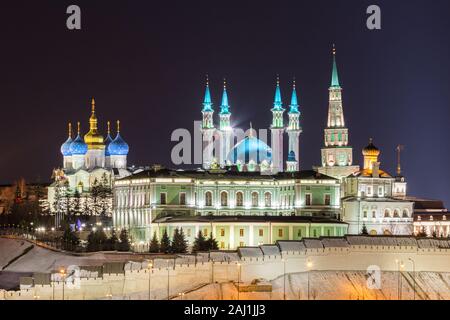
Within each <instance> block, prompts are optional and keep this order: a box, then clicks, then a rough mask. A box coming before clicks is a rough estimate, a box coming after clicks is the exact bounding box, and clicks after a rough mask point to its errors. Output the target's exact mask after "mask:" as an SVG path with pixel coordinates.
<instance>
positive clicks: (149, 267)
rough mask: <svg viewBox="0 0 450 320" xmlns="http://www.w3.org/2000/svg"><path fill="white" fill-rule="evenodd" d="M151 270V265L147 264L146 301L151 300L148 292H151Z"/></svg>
mask: <svg viewBox="0 0 450 320" xmlns="http://www.w3.org/2000/svg"><path fill="white" fill-rule="evenodd" d="M152 270H153V263H151V262H150V263H149V264H148V300H151V297H150V291H151V279H152Z"/></svg>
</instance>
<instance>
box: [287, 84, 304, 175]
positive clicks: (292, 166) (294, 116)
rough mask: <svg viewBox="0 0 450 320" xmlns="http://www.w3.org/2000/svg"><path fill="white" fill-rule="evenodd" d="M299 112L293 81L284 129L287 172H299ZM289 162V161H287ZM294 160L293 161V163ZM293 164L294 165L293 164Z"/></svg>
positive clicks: (300, 131) (300, 130)
mask: <svg viewBox="0 0 450 320" xmlns="http://www.w3.org/2000/svg"><path fill="white" fill-rule="evenodd" d="M300 115H301V113H300V111H299V105H298V99H297V90H296V87H295V79H294V82H293V86H292V97H291V104H290V106H289V112H288V116H289V124H288V127H287V129H286V131H287V133H288V137H289V151H288V158H290V159H288V162H289V163H287V165H286V167H289V168H288V171H290V172H292V171H299V170H300V159H299V139H300V134H301V133H302V128H301V127H300ZM289 160H290V161H289ZM293 160H295V161H293ZM293 162H295V163H293Z"/></svg>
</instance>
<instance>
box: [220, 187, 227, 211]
mask: <svg viewBox="0 0 450 320" xmlns="http://www.w3.org/2000/svg"><path fill="white" fill-rule="evenodd" d="M220 205H221V206H222V207H226V206H228V193H227V192H226V191H222V192H221V193H220Z"/></svg>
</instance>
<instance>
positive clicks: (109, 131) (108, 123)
mask: <svg viewBox="0 0 450 320" xmlns="http://www.w3.org/2000/svg"><path fill="white" fill-rule="evenodd" d="M107 125H108V135H111V122H110V121H109V120H108V122H107Z"/></svg>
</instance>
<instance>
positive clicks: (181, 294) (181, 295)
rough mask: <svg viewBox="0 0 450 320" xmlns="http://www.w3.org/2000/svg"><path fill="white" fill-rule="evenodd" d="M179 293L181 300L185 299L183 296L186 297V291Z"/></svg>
mask: <svg viewBox="0 0 450 320" xmlns="http://www.w3.org/2000/svg"><path fill="white" fill-rule="evenodd" d="M178 295H179V296H180V300H184V299H183V298H184V295H185V293H184V292H180V293H178Z"/></svg>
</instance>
